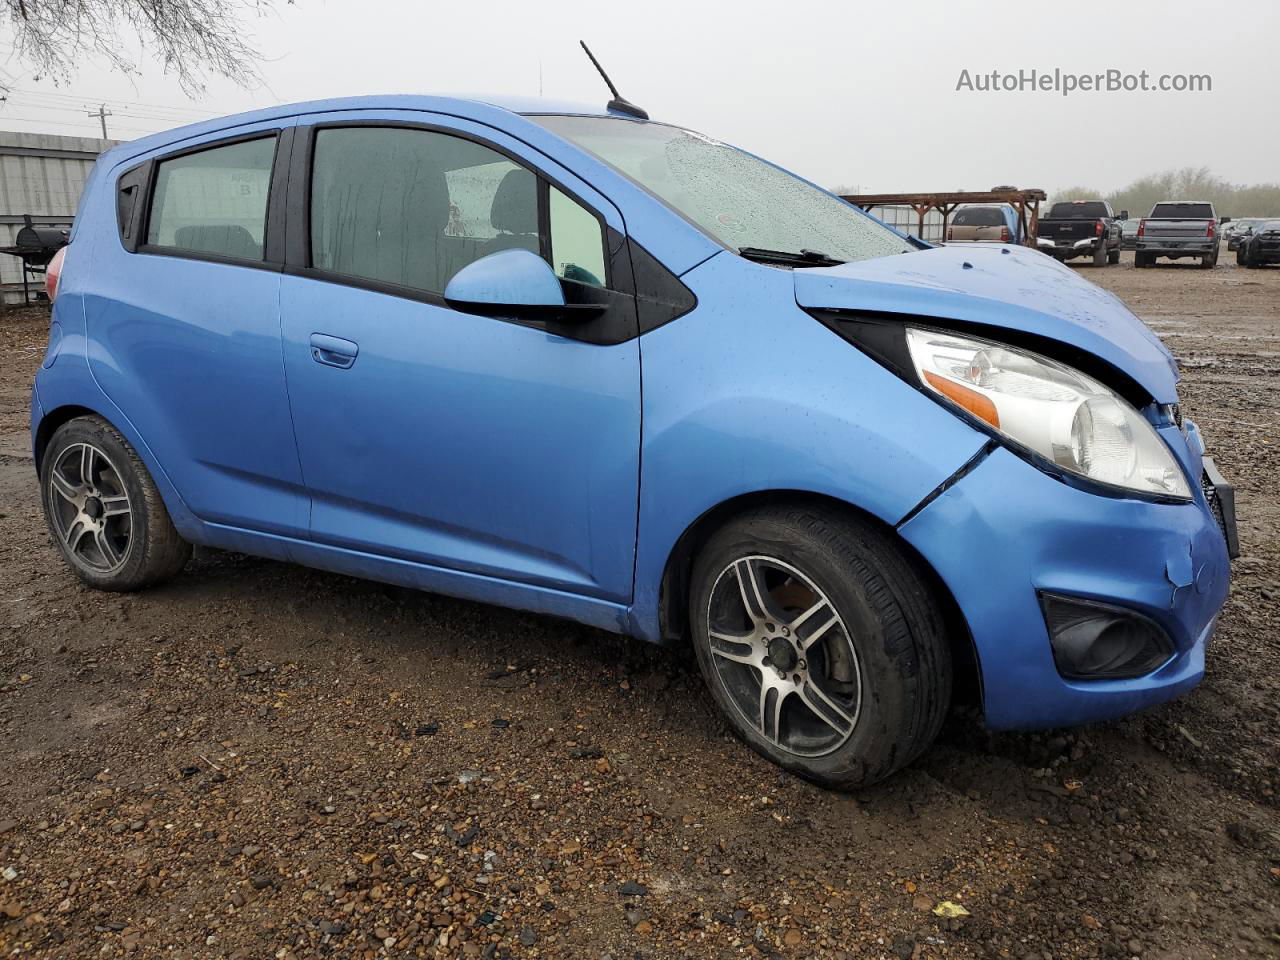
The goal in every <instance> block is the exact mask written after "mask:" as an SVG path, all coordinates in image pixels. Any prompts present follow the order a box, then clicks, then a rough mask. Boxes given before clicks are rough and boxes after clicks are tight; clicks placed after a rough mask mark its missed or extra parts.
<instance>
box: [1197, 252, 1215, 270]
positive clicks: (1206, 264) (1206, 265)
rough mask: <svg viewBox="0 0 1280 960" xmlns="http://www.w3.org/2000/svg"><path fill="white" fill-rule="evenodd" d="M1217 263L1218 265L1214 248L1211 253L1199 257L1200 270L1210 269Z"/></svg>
mask: <svg viewBox="0 0 1280 960" xmlns="http://www.w3.org/2000/svg"><path fill="white" fill-rule="evenodd" d="M1217 265H1218V253H1217V251H1216V250H1215V251H1214V252H1213V253H1211V254H1209V255H1208V256H1204V257H1201V258H1200V268H1201V269H1202V270H1212V269H1213V268H1214V267H1216V266H1217Z"/></svg>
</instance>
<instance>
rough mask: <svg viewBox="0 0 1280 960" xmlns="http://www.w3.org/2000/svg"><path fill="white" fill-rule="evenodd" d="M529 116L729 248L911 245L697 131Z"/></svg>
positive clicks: (884, 250) (846, 250)
mask: <svg viewBox="0 0 1280 960" xmlns="http://www.w3.org/2000/svg"><path fill="white" fill-rule="evenodd" d="M529 119H531V120H533V121H535V122H537V123H540V124H541V125H542V126H544V127H546V128H547V129H548V130H550V131H552V132H553V133H556V134H558V135H559V136H562V137H564V138H565V139H566V140H568V141H570V142H572V143H574V144H576V145H577V146H579V147H581V148H582V149H584V150H586V151H587V152H588V153H592V154H594V155H595V156H596V157H599V158H600V159H601V160H603V161H604V162H605V163H607V164H609V165H610V166H611V167H613V168H614V169H615V170H617V171H618V172H620V173H622V174H623V175H625V176H626V177H629V178H630V179H631V180H634V181H635V182H636V183H638V184H639V185H640V186H642V187H644V188H645V189H646V190H648V191H649V192H650V193H652V194H654V195H655V196H657V197H658V199H660V200H662V201H663V202H664V203H666V204H667V205H668V206H669V207H672V208H673V209H675V210H676V211H677V212H678V213H680V214H681V215H683V216H684V217H685V219H687V220H690V221H692V222H693V223H694V224H695V225H696V226H697V227H699V228H701V229H702V230H703V231H704V232H706V233H708V234H710V235H711V236H712V237H713V238H715V239H716V240H718V241H719V242H720V243H722V244H724V245H725V246H726V247H728V248H730V249H731V250H735V251H742V250H746V251H780V252H785V253H790V254H800V253H802V252H807V251H812V252H816V253H819V254H824V255H825V256H826V257H827V258H830V259H831V260H840V261H848V260H869V259H871V258H873V257H884V256H888V255H890V254H895V253H907V252H909V251H911V250H912V249H913V248H912V246H911V244H910V243H909V242H908V241H906V240H904V239H903V238H902V237H901V236H899V235H898V234H896V233H894V232H893V231H892V230H890V229H888V228H887V227H885V226H884V225H882V224H880V223H879V222H877V221H876V220H873V219H872V218H871V217H869V216H867V215H866V214H864V213H862V212H861V211H860V210H858V209H856V208H855V207H852V206H850V205H849V204H847V203H844V202H843V201H841V200H838V199H836V198H835V197H833V196H831V195H830V194H828V193H825V192H823V191H821V190H819V189H817V188H816V187H814V186H812V185H811V184H808V183H805V182H804V181H803V180H801V179H799V178H798V177H795V176H792V175H791V174H789V173H786V172H785V171H783V170H779V169H778V168H777V167H774V166H772V165H770V164H768V163H765V162H764V161H763V160H759V159H757V158H755V157H753V156H751V155H750V154H747V153H744V152H743V151H741V150H739V149H737V148H736V147H731V146H729V145H728V144H725V143H720V142H719V141H718V140H712V139H711V138H710V137H704V136H703V135H702V134H700V133H693V132H692V131H690V130H682V129H681V128H679V127H671V126H667V125H666V124H661V123H640V122H636V121H634V120H623V119H620V118H613V117H571V116H534V117H530V118H529ZM791 265H793V266H805V264H803V263H795V264H791ZM815 265H817V264H815Z"/></svg>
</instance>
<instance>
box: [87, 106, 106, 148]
mask: <svg viewBox="0 0 1280 960" xmlns="http://www.w3.org/2000/svg"><path fill="white" fill-rule="evenodd" d="M89 116H91V117H97V118H98V119H99V120H100V121H102V139H103V140H109V139H110V137H108V136H107V117H109V116H111V111H110V110H108V109H107V105H106V104H105V103H104V104H100V105H99V107H98V109H97V110H90V111H89Z"/></svg>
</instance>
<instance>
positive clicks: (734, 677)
mask: <svg viewBox="0 0 1280 960" xmlns="http://www.w3.org/2000/svg"><path fill="white" fill-rule="evenodd" d="M691 587H692V589H691V599H690V602H691V610H690V617H691V622H692V624H693V633H694V642H695V647H696V650H697V655H698V662H699V665H700V667H701V668H702V673H703V676H704V677H705V678H706V681H707V685H708V686H709V687H710V688H711V693H712V696H713V697H714V698H715V700H716V702H717V704H718V705H719V707H720V709H721V710H722V711H724V714H725V716H726V717H727V718H728V720H729V723H730V725H731V726H732V727H733V729H734V731H735V733H737V734H738V736H740V737H741V738H742V739H744V740H745V741H746V742H747V743H748V744H749V745H750V746H751V747H752V748H754V749H755V750H756V751H758V752H759V753H761V754H763V755H764V756H765V757H767V758H769V759H770V760H772V761H773V762H774V763H777V764H779V765H780V766H782V767H785V768H787V769H788V770H792V771H794V772H795V773H797V774H799V775H801V776H803V777H806V778H807V779H810V780H813V781H815V782H817V783H821V784H824V785H826V786H831V787H840V788H852V787H859V786H865V785H867V784H871V783H874V782H876V781H877V780H881V779H883V778H884V777H887V776H889V775H890V774H891V773H893V772H894V771H896V770H898V769H900V768H901V767H902V766H904V765H906V764H907V763H910V762H911V761H912V760H913V759H914V758H915V757H917V756H918V755H919V754H920V753H921V752H922V751H923V750H924V749H925V748H926V747H927V746H928V745H929V744H930V743H931V742H932V741H933V738H934V737H935V736H936V735H937V732H938V728H939V727H940V726H941V724H942V720H943V717H944V716H945V714H946V710H947V707H948V704H949V702H950V698H951V679H952V678H951V655H950V648H949V646H948V645H947V639H946V635H945V630H944V627H943V618H942V615H941V612H940V610H939V607H938V604H937V600H936V598H935V597H934V596H933V594H932V592H931V591H930V590H929V589H928V587H927V586H926V584H925V582H924V580H923V578H922V577H921V575H920V574H919V573H918V572H917V571H916V569H915V568H914V567H913V565H912V564H911V563H910V562H909V561H908V560H907V558H906V557H905V556H904V555H903V553H902V551H901V549H900V548H899V547H898V546H897V544H895V543H894V542H893V541H892V540H891V539H890V538H889V537H888V536H887V535H886V534H884V533H883V532H881V531H880V530H879V529H877V528H876V527H874V526H873V525H871V524H870V523H868V522H867V521H865V520H862V519H860V518H858V517H856V516H853V515H851V514H850V515H846V514H844V513H842V512H838V511H835V510H826V509H821V508H812V507H770V508H765V509H762V510H759V511H756V512H753V513H750V514H748V515H745V516H743V517H740V518H738V519H737V520H735V521H733V522H732V523H730V524H729V525H727V526H726V527H724V528H723V529H722V530H720V531H719V532H718V533H716V534H715V536H713V537H712V538H711V540H710V541H709V542H708V543H707V545H706V546H705V547H704V548H703V550H702V552H701V553H700V554H699V555H698V558H697V560H696V562H695V564H694V569H693V577H692V584H691Z"/></svg>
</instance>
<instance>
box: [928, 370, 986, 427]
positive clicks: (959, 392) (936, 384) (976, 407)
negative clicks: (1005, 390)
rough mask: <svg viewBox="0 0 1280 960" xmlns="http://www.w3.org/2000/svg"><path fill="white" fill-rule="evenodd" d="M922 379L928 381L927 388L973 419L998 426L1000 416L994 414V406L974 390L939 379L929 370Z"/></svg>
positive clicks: (942, 378)
mask: <svg viewBox="0 0 1280 960" xmlns="http://www.w3.org/2000/svg"><path fill="white" fill-rule="evenodd" d="M924 378H925V380H927V381H929V386H931V387H933V389H935V390H937V391H938V392H939V393H940V394H942V395H943V396H944V397H946V398H947V399H948V400H951V401H952V402H953V403H956V404H959V405H960V406H961V407H963V408H964V409H966V410H968V411H969V412H970V413H972V414H973V415H974V416H975V417H978V418H979V419H981V420H985V421H986V422H987V423H989V424H991V425H992V426H993V427H999V426H1000V414H998V413H996V405H995V404H994V403H992V402H991V400H990V399H988V398H987V397H984V396H983V395H982V394H980V393H978V392H977V391H976V390H970V389H969V388H968V387H965V386H961V385H960V384H958V383H956V382H955V381H954V380H948V379H947V378H946V377H940V376H938V374H936V373H933V372H932V371H929V370H925V371H924Z"/></svg>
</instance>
